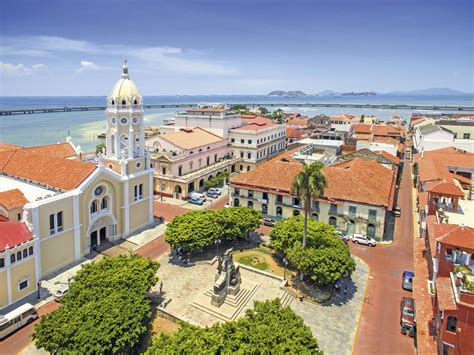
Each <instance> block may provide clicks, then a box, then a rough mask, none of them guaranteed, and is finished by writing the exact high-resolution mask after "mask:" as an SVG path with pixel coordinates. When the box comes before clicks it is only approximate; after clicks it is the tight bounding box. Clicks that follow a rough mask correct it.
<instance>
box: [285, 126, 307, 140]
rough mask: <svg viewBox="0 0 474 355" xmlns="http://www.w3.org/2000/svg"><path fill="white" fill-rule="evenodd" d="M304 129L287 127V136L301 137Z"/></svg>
mask: <svg viewBox="0 0 474 355" xmlns="http://www.w3.org/2000/svg"><path fill="white" fill-rule="evenodd" d="M304 133H305V132H304V131H302V130H300V129H295V128H291V127H286V138H301V137H303V135H304Z"/></svg>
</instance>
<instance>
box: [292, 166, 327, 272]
mask: <svg viewBox="0 0 474 355" xmlns="http://www.w3.org/2000/svg"><path fill="white" fill-rule="evenodd" d="M323 167H324V165H323V164H321V163H320V162H314V163H311V164H304V165H303V170H301V171H300V172H299V173H298V175H296V176H295V178H294V179H293V182H292V183H291V192H292V193H293V194H296V195H297V196H298V197H299V198H300V200H302V201H303V208H304V230H303V248H305V247H306V236H307V229H308V215H309V212H310V210H311V201H312V200H314V199H317V198H318V197H319V196H321V195H322V194H324V188H325V187H326V186H327V181H326V176H325V175H324V172H323V170H322V169H323ZM300 277H301V280H303V272H301V275H300Z"/></svg>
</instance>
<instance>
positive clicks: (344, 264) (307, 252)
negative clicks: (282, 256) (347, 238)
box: [287, 242, 355, 285]
mask: <svg viewBox="0 0 474 355" xmlns="http://www.w3.org/2000/svg"><path fill="white" fill-rule="evenodd" d="M287 258H288V261H289V262H290V263H291V264H292V265H293V266H295V267H296V268H297V269H298V270H300V271H302V272H304V273H306V274H307V275H309V276H310V278H311V279H312V280H314V281H315V282H316V283H318V284H319V285H329V284H331V283H334V282H336V281H337V280H339V279H341V278H342V277H343V276H346V275H352V273H353V272H354V270H355V262H354V259H353V258H352V257H351V254H350V252H349V249H348V248H347V247H346V246H345V245H343V243H342V242H341V243H335V244H334V245H333V246H331V247H325V246H323V247H320V248H316V247H308V248H303V247H302V246H301V245H298V244H295V245H293V247H292V248H290V249H289V250H287Z"/></svg>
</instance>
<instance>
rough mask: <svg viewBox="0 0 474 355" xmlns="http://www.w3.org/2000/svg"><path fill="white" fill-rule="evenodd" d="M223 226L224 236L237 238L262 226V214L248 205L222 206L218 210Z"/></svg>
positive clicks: (228, 238) (227, 238) (232, 238)
mask: <svg viewBox="0 0 474 355" xmlns="http://www.w3.org/2000/svg"><path fill="white" fill-rule="evenodd" d="M216 213H217V219H218V223H219V224H220V225H221V226H222V230H223V235H222V238H223V239H226V240H235V239H237V238H240V237H243V236H246V235H248V234H249V233H250V232H253V231H254V230H255V229H257V228H258V227H259V226H260V222H261V214H260V213H259V212H257V211H255V210H254V209H252V208H248V207H230V208H221V209H219V210H217V211H216Z"/></svg>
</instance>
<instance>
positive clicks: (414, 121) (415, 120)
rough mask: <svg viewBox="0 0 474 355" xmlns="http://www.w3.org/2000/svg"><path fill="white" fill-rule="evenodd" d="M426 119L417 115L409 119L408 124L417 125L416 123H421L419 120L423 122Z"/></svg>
mask: <svg viewBox="0 0 474 355" xmlns="http://www.w3.org/2000/svg"><path fill="white" fill-rule="evenodd" d="M425 120H426V119H425V118H424V117H418V118H415V119H413V120H411V122H410V126H412V127H413V126H414V125H417V124H418V123H421V122H424V121H425Z"/></svg>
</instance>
